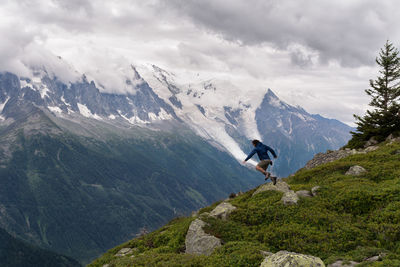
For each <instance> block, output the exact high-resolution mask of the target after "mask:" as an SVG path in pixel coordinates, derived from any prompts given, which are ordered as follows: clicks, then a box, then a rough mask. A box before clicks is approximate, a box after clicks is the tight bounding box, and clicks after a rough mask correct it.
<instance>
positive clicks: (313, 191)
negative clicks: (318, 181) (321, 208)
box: [311, 185, 321, 197]
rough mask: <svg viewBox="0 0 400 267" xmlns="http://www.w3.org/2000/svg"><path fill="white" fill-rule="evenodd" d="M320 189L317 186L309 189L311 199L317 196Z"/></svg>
mask: <svg viewBox="0 0 400 267" xmlns="http://www.w3.org/2000/svg"><path fill="white" fill-rule="evenodd" d="M320 189H321V187H320V186H319V185H317V186H314V187H313V188H311V194H312V195H313V197H315V196H316V195H318V191H319V190H320Z"/></svg>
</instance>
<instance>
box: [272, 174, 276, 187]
mask: <svg viewBox="0 0 400 267" xmlns="http://www.w3.org/2000/svg"><path fill="white" fill-rule="evenodd" d="M271 181H272V183H273V185H276V177H275V176H271Z"/></svg>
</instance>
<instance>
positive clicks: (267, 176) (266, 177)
mask: <svg viewBox="0 0 400 267" xmlns="http://www.w3.org/2000/svg"><path fill="white" fill-rule="evenodd" d="M270 176H271V174H270V173H269V172H267V174H266V175H265V179H264V180H265V181H266V180H268V178H269V177H270Z"/></svg>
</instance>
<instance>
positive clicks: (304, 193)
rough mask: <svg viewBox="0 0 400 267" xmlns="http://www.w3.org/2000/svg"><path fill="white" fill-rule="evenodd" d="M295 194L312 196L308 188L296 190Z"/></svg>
mask: <svg viewBox="0 0 400 267" xmlns="http://www.w3.org/2000/svg"><path fill="white" fill-rule="evenodd" d="M296 195H297V196H299V197H312V194H311V192H310V191H308V190H300V191H296Z"/></svg>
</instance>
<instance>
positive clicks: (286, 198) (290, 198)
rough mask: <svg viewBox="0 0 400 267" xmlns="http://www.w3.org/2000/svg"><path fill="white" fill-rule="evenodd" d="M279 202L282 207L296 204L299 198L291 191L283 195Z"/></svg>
mask: <svg viewBox="0 0 400 267" xmlns="http://www.w3.org/2000/svg"><path fill="white" fill-rule="evenodd" d="M281 200H282V202H283V204H284V205H292V204H297V201H299V196H298V195H297V194H296V193H295V192H294V191H293V190H290V191H289V192H286V193H285V194H284V195H283V197H282V199H281Z"/></svg>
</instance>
